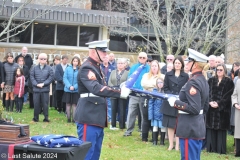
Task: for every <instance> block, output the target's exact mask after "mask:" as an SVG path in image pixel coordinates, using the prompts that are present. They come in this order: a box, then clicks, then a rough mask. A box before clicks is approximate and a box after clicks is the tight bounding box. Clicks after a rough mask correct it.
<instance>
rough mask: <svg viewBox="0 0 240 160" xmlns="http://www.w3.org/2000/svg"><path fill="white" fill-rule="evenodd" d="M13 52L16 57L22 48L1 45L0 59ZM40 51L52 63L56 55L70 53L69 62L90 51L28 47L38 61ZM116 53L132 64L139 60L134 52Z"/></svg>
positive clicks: (84, 55)
mask: <svg viewBox="0 0 240 160" xmlns="http://www.w3.org/2000/svg"><path fill="white" fill-rule="evenodd" d="M8 52H12V53H13V54H14V57H16V56H17V55H18V54H20V53H21V48H8V47H0V61H3V59H4V57H5V55H6V53H8ZM39 53H46V54H47V55H48V60H49V63H52V60H53V58H54V56H56V55H64V54H66V55H68V56H69V62H70V61H71V59H72V57H73V56H74V55H75V54H78V55H80V58H81V60H82V59H83V58H84V57H87V56H88V51H67V50H55V49H34V48H28V54H31V56H32V58H33V59H34V60H35V61H36V57H37V55H38V54H39ZM113 53H114V54H115V58H128V59H129V60H130V64H133V63H136V62H137V54H134V53H122V52H113Z"/></svg>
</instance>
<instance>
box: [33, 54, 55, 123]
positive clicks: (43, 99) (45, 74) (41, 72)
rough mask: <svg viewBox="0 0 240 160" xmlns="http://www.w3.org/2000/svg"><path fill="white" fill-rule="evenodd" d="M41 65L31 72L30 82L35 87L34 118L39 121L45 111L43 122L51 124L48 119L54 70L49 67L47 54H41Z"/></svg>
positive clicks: (39, 58)
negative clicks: (40, 115) (41, 113)
mask: <svg viewBox="0 0 240 160" xmlns="http://www.w3.org/2000/svg"><path fill="white" fill-rule="evenodd" d="M38 60H39V64H38V65H36V66H34V67H33V68H32V69H31V71H30V80H31V82H32V87H33V103H34V117H33V119H32V120H33V121H34V122H38V121H39V114H40V112H41V109H43V115H44V119H43V122H50V121H49V119H48V118H49V117H48V102H49V91H50V84H51V83H52V81H53V79H54V77H53V70H52V68H51V66H49V65H47V54H46V53H40V54H39V56H38Z"/></svg>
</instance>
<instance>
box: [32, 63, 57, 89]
mask: <svg viewBox="0 0 240 160" xmlns="http://www.w3.org/2000/svg"><path fill="white" fill-rule="evenodd" d="M30 79H31V81H32V86H33V92H41V93H42V92H49V91H50V84H51V83H52V80H53V70H52V68H51V67H50V66H49V65H44V67H43V69H41V68H40V65H36V66H35V67H33V68H32V69H31V72H30ZM39 83H44V86H43V87H42V88H40V87H37V84H39Z"/></svg>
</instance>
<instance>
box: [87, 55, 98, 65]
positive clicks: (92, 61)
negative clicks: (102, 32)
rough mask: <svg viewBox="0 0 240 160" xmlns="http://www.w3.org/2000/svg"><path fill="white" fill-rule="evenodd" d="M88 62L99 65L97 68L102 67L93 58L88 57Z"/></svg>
mask: <svg viewBox="0 0 240 160" xmlns="http://www.w3.org/2000/svg"><path fill="white" fill-rule="evenodd" d="M88 60H89V61H90V62H91V63H92V64H94V65H97V66H99V65H100V63H99V62H97V61H95V60H94V59H92V58H91V57H88Z"/></svg>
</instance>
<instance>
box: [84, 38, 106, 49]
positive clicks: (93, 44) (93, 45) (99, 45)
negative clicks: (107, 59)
mask: <svg viewBox="0 0 240 160" xmlns="http://www.w3.org/2000/svg"><path fill="white" fill-rule="evenodd" d="M109 41H110V40H109V39H107V40H102V41H93V42H88V43H86V45H88V48H91V49H94V48H96V49H97V50H100V51H105V52H107V51H110V50H109V49H108V42H109Z"/></svg>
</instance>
